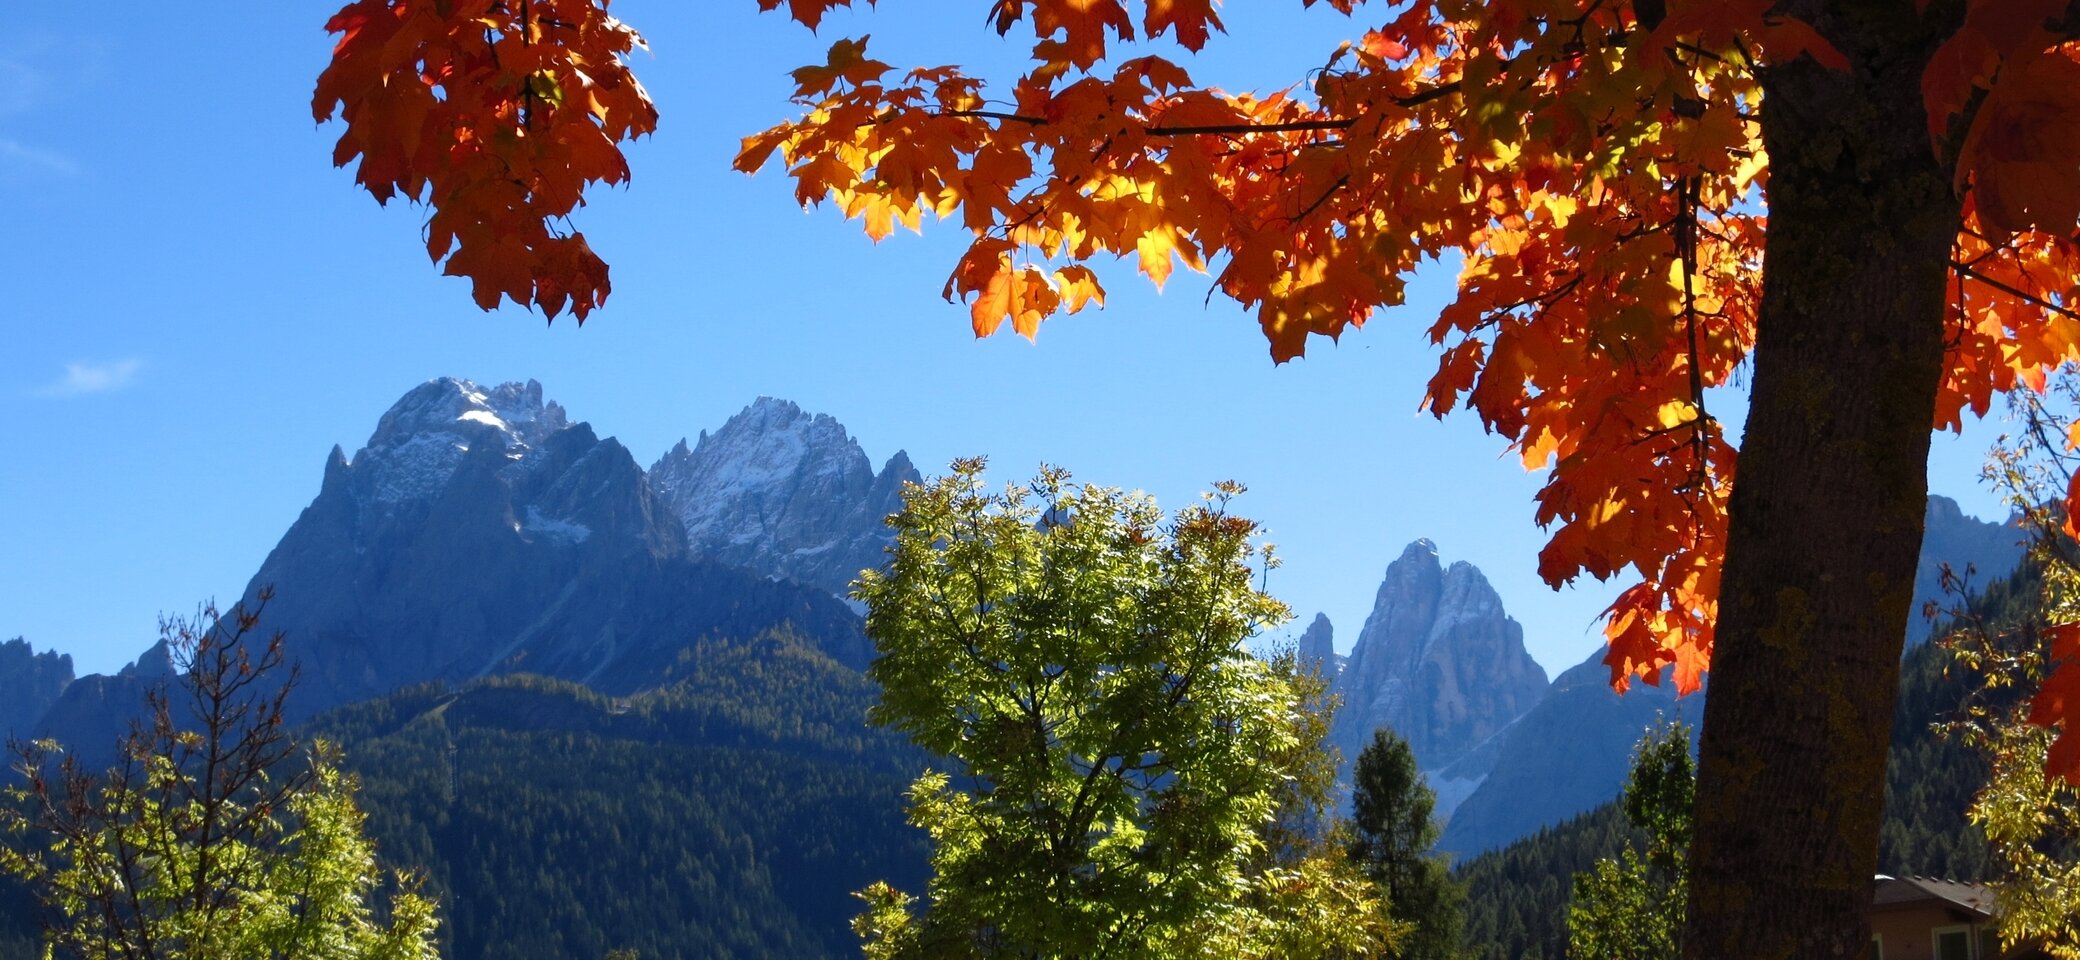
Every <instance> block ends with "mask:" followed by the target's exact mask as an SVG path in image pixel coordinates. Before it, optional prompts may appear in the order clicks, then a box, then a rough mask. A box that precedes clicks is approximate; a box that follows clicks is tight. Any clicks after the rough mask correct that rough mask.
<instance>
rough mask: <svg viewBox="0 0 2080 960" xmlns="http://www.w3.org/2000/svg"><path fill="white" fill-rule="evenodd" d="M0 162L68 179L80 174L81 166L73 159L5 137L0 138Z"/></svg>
mask: <svg viewBox="0 0 2080 960" xmlns="http://www.w3.org/2000/svg"><path fill="white" fill-rule="evenodd" d="M0 160H4V161H7V162H9V163H10V164H18V165H21V166H26V167H32V168H34V169H37V170H42V171H44V172H46V173H56V174H62V175H64V176H68V177H69V176H72V175H74V174H76V173H78V172H79V164H77V163H74V162H72V158H71V157H68V156H66V155H64V154H62V153H56V152H53V151H50V150H42V149H38V148H36V147H32V146H29V145H28V144H26V143H23V142H21V141H19V140H9V139H7V138H5V137H0Z"/></svg>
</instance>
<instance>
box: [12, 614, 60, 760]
mask: <svg viewBox="0 0 2080 960" xmlns="http://www.w3.org/2000/svg"><path fill="white" fill-rule="evenodd" d="M71 683H72V658H71V657H69V656H65V655H63V654H59V653H54V652H52V651H49V650H46V651H44V652H42V653H37V652H36V651H35V650H34V649H32V648H31V647H30V646H29V643H28V641H26V640H23V639H22V638H20V637H16V638H14V639H13V640H9V641H7V642H6V643H0V743H4V742H6V741H7V740H9V739H12V738H17V737H20V738H27V737H29V736H30V735H32V734H33V733H34V732H35V728H36V721H37V720H38V719H40V718H41V717H42V716H43V713H44V711H46V710H49V709H50V708H51V704H54V703H57V702H58V697H59V696H61V695H62V694H64V692H65V688H66V687H67V686H70V685H71Z"/></svg>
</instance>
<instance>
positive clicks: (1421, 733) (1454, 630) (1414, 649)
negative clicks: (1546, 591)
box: [1329, 540, 1546, 770]
mask: <svg viewBox="0 0 2080 960" xmlns="http://www.w3.org/2000/svg"><path fill="white" fill-rule="evenodd" d="M1334 690H1335V692H1336V693H1337V694H1338V695H1339V696H1341V698H1342V701H1343V706H1342V708H1341V709H1340V710H1338V712H1337V715H1336V718H1335V723H1334V725H1333V726H1332V728H1331V731H1330V735H1329V739H1330V742H1331V743H1332V744H1334V745H1336V746H1337V747H1338V748H1340V749H1341V750H1342V751H1343V755H1344V759H1345V760H1346V762H1348V761H1350V760H1351V759H1352V758H1354V757H1355V756H1356V755H1357V752H1358V751H1359V750H1360V749H1362V748H1363V747H1364V745H1365V744H1366V743H1367V742H1369V741H1370V740H1371V738H1372V732H1373V731H1374V730H1375V729H1377V728H1379V727H1382V726H1386V727H1392V728H1393V729H1394V730H1395V731H1396V732H1397V733H1399V734H1401V736H1403V737H1405V738H1406V739H1407V740H1408V741H1409V745H1410V746H1411V747H1412V748H1413V749H1414V751H1415V755H1416V762H1417V763H1418V764H1419V765H1420V766H1421V767H1422V768H1423V769H1425V770H1437V769H1440V768H1442V767H1444V766H1446V765H1448V764H1450V763H1451V762H1452V761H1454V760H1456V759H1458V758H1459V757H1461V756H1463V755H1465V754H1466V753H1467V752H1468V751H1469V750H1471V749H1473V748H1474V747H1475V746H1477V745H1479V744H1480V743H1481V742H1482V741H1484V740H1486V739H1487V738H1488V737H1490V736H1492V735H1494V734H1495V733H1496V732H1497V731H1499V730H1501V729H1502V728H1503V727H1505V726H1507V725H1509V723H1510V722H1511V721H1512V720H1515V719H1516V718H1517V717H1518V716H1520V715H1522V714H1523V713H1524V712H1525V711H1527V710H1529V709H1530V708H1531V707H1532V705H1534V704H1535V703H1537V702H1538V700H1539V698H1540V697H1542V696H1543V695H1544V694H1545V690H1546V673H1545V669H1544V668H1543V667H1541V666H1539V664H1538V661H1536V660H1533V659H1532V658H1531V654H1530V653H1529V652H1527V651H1526V650H1525V649H1524V630H1523V628H1522V627H1521V626H1519V625H1518V624H1517V622H1516V621H1515V620H1513V619H1511V618H1510V617H1509V615H1508V613H1507V612H1506V611H1504V610H1503V607H1502V598H1501V597H1500V596H1498V595H1497V594H1496V593H1495V588H1494V587H1493V586H1491V585H1489V583H1488V579H1487V577H1485V576H1483V575H1482V574H1481V572H1480V570H1479V569H1478V568H1476V567H1474V566H1473V565H1472V564H1470V563H1466V562H1463V561H1461V562H1457V563H1454V564H1452V565H1451V567H1450V568H1448V569H1447V568H1446V567H1444V566H1443V564H1442V563H1440V562H1439V560H1438V555H1437V546H1436V544H1433V543H1431V542H1430V541H1428V540H1417V541H1415V542H1413V543H1411V544H1409V545H1408V546H1407V548H1405V549H1404V550H1402V552H1401V556H1400V557H1399V558H1398V559H1396V560H1395V561H1394V562H1393V563H1391V564H1389V565H1388V566H1387V572H1386V576H1385V577H1384V578H1383V579H1382V581H1381V583H1380V588H1379V593H1378V594H1377V595H1376V596H1375V598H1374V601H1373V608H1372V614H1371V616H1369V617H1367V618H1366V620H1365V627H1364V629H1363V630H1362V631H1360V632H1359V634H1358V640H1357V643H1356V644H1354V645H1353V646H1352V648H1351V653H1350V657H1349V658H1348V660H1347V661H1346V662H1345V664H1344V667H1343V670H1342V672H1341V673H1339V674H1338V675H1337V678H1336V683H1335V687H1334Z"/></svg>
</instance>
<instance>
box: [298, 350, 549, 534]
mask: <svg viewBox="0 0 2080 960" xmlns="http://www.w3.org/2000/svg"><path fill="white" fill-rule="evenodd" d="M569 426H570V423H569V420H568V418H567V417H566V416H565V415H564V411H563V408H562V407H561V406H558V405H557V404H555V403H552V402H545V401H543V399H542V385H541V384H540V383H539V382H536V381H534V380H529V381H527V382H526V383H502V384H499V385H498V386H495V387H488V388H487V387H482V386H479V385H477V384H476V383H474V382H472V381H469V380H462V379H458V378H455V377H440V378H438V379H434V380H428V381H426V382H425V383H422V384H420V385H419V386H417V387H414V388H412V390H411V391H409V392H407V393H406V394H405V395H404V396H403V397H401V398H399V399H398V401H397V402H396V403H395V404H392V405H391V407H390V409H389V410H388V411H387V412H385V413H384V414H383V416H382V419H381V420H379V421H377V423H376V429H375V432H374V433H373V434H371V435H370V436H369V438H368V444H367V446H365V447H363V448H362V449H361V451H360V452H359V453H356V454H355V455H354V458H353V460H352V461H349V462H350V463H351V464H352V465H353V466H354V467H356V468H360V469H359V470H358V471H357V472H359V473H361V474H362V477H363V482H364V483H366V484H368V487H367V490H368V491H369V492H370V493H371V494H372V495H373V499H374V500H376V501H378V502H383V503H397V502H401V501H409V500H420V499H424V498H427V497H430V496H432V495H433V494H435V493H438V492H439V491H440V490H441V488H442V487H443V486H445V485H446V484H447V482H448V479H449V478H450V477H452V476H453V475H454V473H455V469H456V468H457V467H458V466H460V465H461V463H462V461H463V458H464V457H465V456H466V455H467V454H468V453H469V452H470V450H471V449H473V448H476V447H481V446H484V445H487V444H490V445H495V447H496V449H497V450H499V451H501V452H503V453H504V454H505V455H506V457H507V459H509V460H516V461H517V460H522V459H525V458H526V456H527V455H528V453H529V452H531V451H532V450H534V449H536V448H538V447H540V446H541V445H542V444H543V443H544V442H546V441H547V440H548V439H549V438H550V437H552V436H554V435H556V434H557V433H560V432H562V431H563V430H564V429H565V428H567V427H569ZM328 472H329V468H328Z"/></svg>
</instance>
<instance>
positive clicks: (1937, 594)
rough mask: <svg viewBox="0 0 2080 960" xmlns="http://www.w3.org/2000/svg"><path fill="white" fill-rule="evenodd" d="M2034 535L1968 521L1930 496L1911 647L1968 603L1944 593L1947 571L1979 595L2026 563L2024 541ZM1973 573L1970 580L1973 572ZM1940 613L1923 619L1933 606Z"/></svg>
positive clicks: (1949, 503)
mask: <svg viewBox="0 0 2080 960" xmlns="http://www.w3.org/2000/svg"><path fill="white" fill-rule="evenodd" d="M2027 539H2028V535H2027V534H2026V533H2024V532H2023V531H2022V530H2020V529H2018V528H2017V527H2015V526H2013V525H2011V524H2005V523H1991V522H1988V521H1985V520H1980V519H1978V518H1977V517H1969V516H1966V515H1965V513H1964V511H1963V510H1962V509H1961V508H1959V507H1958V505H1957V501H1955V500H1952V499H1950V498H1949V497H1934V496H1932V497H1929V498H1928V512H1927V513H1926V514H1925V515H1924V517H1923V527H1922V534H1921V560H1920V562H1919V564H1918V565H1916V566H1915V568H1914V606H1913V609H1912V610H1911V611H1910V612H1909V613H1908V614H1907V645H1908V646H1913V645H1914V644H1917V643H1921V642H1922V641H1924V640H1927V639H1928V638H1929V635H1930V634H1931V633H1933V632H1934V631H1935V628H1936V627H1937V626H1938V625H1940V624H1941V623H1942V622H1943V621H1946V620H1948V619H1950V617H1949V615H1948V614H1947V613H1944V612H1940V611H1948V610H1951V609H1954V608H1956V607H1958V606H1959V604H1961V603H1962V600H1963V598H1961V597H1958V596H1955V595H1952V594H1950V593H1948V592H1946V591H1945V590H1944V589H1943V567H1944V566H1945V565H1946V564H1947V565H1948V566H1949V568H1950V570H1951V572H1952V573H1954V574H1955V575H1956V576H1958V577H1960V578H1965V586H1966V587H1968V588H1969V589H1970V590H1971V592H1973V593H1977V592H1978V591H1980V590H1982V589H1984V588H1985V587H1986V585H1987V584H1989V583H1992V582H1994V581H1996V580H1999V579H2001V578H2003V577H2006V576H2007V575H2008V574H2009V573H2010V572H2012V571H2014V569H2015V566H2016V564H2019V563H2021V562H2022V554H2023V542H2024V541H2025V540H2027ZM1968 572H1969V576H1967V573H1968ZM1930 603H1934V604H1935V605H1936V608H1937V610H1938V611H1939V612H1938V614H1937V616H1936V618H1935V620H1934V621H1930V620H1929V618H1927V617H1925V616H1923V615H1922V610H1923V608H1924V607H1926V606H1927V605H1928V604H1930Z"/></svg>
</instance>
